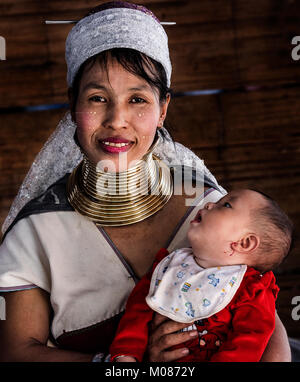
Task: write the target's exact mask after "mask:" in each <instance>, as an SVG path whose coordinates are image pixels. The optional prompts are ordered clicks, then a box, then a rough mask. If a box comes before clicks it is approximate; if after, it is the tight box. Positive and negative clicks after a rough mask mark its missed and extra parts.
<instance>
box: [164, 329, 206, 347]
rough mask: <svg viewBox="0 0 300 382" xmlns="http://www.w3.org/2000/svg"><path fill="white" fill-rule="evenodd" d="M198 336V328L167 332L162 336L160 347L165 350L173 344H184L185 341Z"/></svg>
mask: <svg viewBox="0 0 300 382" xmlns="http://www.w3.org/2000/svg"><path fill="white" fill-rule="evenodd" d="M196 337H198V332H197V330H190V331H184V332H176V333H172V334H166V335H164V336H162V337H161V338H160V340H159V342H158V347H160V348H161V350H164V351H165V350H167V349H169V348H171V347H172V346H175V345H179V344H182V343H183V342H186V341H190V340H192V339H194V338H196Z"/></svg>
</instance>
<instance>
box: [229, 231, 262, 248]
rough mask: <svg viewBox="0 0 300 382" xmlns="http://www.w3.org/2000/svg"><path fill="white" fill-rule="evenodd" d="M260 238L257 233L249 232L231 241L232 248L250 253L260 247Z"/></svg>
mask: <svg viewBox="0 0 300 382" xmlns="http://www.w3.org/2000/svg"><path fill="white" fill-rule="evenodd" d="M259 243H260V239H259V236H258V235H256V234H255V233H249V234H246V235H245V236H243V237H242V238H241V239H240V240H239V241H235V242H233V243H231V248H232V249H233V250H234V251H237V252H240V253H249V252H253V251H255V250H256V249H257V248H258V247H259Z"/></svg>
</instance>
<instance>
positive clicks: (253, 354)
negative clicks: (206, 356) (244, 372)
mask: <svg viewBox="0 0 300 382" xmlns="http://www.w3.org/2000/svg"><path fill="white" fill-rule="evenodd" d="M278 291H279V288H278V287H277V285H276V283H275V277H274V275H273V272H267V273H266V274H264V275H263V276H260V275H259V272H257V271H256V270H254V269H253V268H248V270H247V272H246V274H245V276H244V280H243V282H242V284H241V286H240V290H239V291H238V292H237V297H234V299H233V301H232V303H231V304H230V310H231V313H232V314H233V318H232V327H231V330H230V331H229V333H228V337H227V339H226V340H225V342H223V343H222V345H221V346H220V348H219V350H218V352H217V353H215V354H214V355H213V356H212V357H211V359H210V361H211V362H258V361H259V360H260V359H261V356H262V354H263V352H264V350H265V348H266V346H267V343H268V341H269V339H270V337H271V334H272V332H273V330H274V327H275V301H276V298H277V294H278Z"/></svg>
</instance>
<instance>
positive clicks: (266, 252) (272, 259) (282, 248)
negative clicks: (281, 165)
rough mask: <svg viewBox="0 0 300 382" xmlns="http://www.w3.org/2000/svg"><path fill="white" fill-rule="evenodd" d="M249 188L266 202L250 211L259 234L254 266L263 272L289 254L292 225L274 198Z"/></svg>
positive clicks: (272, 267) (292, 232)
mask: <svg viewBox="0 0 300 382" xmlns="http://www.w3.org/2000/svg"><path fill="white" fill-rule="evenodd" d="M251 190H252V191H255V192H258V193H259V194H260V195H262V196H263V198H264V199H265V201H266V202H267V203H266V205H265V206H264V207H260V208H259V209H258V210H257V209H256V210H255V211H253V212H252V217H253V220H252V222H253V223H254V227H256V228H258V229H259V234H260V245H259V248H258V258H257V265H256V267H257V268H258V269H259V270H260V271H262V272H265V271H268V270H271V269H274V268H276V267H278V266H279V265H280V264H281V263H282V261H283V260H284V259H285V258H286V256H287V255H288V254H289V252H290V250H291V247H292V243H293V235H294V225H293V223H292V222H291V220H290V219H289V217H288V216H287V214H286V213H285V212H284V211H283V210H282V209H281V208H280V207H279V205H278V203H277V202H276V201H275V200H274V199H272V198H271V197H270V196H269V195H267V194H265V193H264V192H261V191H258V190H256V189H251Z"/></svg>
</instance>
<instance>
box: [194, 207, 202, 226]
mask: <svg viewBox="0 0 300 382" xmlns="http://www.w3.org/2000/svg"><path fill="white" fill-rule="evenodd" d="M201 221H202V216H201V210H199V211H198V212H197V214H196V216H195V217H194V219H193V220H192V222H193V223H201Z"/></svg>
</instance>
